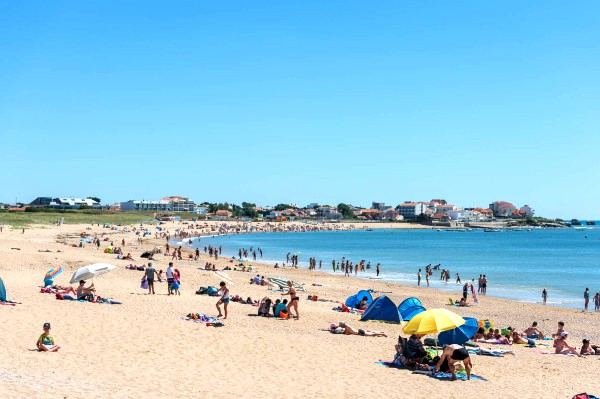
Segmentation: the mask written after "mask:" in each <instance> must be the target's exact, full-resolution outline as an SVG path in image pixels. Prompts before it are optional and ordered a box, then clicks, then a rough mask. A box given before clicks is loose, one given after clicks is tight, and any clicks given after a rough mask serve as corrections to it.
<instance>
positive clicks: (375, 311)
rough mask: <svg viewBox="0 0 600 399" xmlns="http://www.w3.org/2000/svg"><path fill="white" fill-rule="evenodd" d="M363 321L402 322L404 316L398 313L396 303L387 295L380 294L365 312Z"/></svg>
mask: <svg viewBox="0 0 600 399" xmlns="http://www.w3.org/2000/svg"><path fill="white" fill-rule="evenodd" d="M360 320H361V321H367V320H374V321H385V322H388V323H400V322H401V321H402V317H401V316H400V313H398V308H397V307H396V304H394V302H392V300H391V299H390V298H388V297H387V296H385V295H384V296H380V297H379V298H377V299H375V300H374V301H373V303H372V304H371V305H369V307H368V308H367V310H365V313H363V315H362V318H361V319H360Z"/></svg>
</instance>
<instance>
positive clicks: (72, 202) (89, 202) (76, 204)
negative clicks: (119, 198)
mask: <svg viewBox="0 0 600 399" xmlns="http://www.w3.org/2000/svg"><path fill="white" fill-rule="evenodd" d="M29 205H30V206H34V207H39V208H56V209H79V208H81V207H82V206H85V207H91V208H98V207H100V203H99V202H98V201H96V200H93V199H91V198H70V197H59V198H52V197H37V198H36V199H34V200H33V201H31V203H30V204H29Z"/></svg>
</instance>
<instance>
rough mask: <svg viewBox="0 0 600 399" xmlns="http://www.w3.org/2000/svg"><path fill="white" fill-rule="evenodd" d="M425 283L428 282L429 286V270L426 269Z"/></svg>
mask: <svg viewBox="0 0 600 399" xmlns="http://www.w3.org/2000/svg"><path fill="white" fill-rule="evenodd" d="M425 283H427V286H428V287H429V272H428V271H427V270H425Z"/></svg>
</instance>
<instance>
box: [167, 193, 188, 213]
mask: <svg viewBox="0 0 600 399" xmlns="http://www.w3.org/2000/svg"><path fill="white" fill-rule="evenodd" d="M162 201H167V202H169V203H170V204H171V210H172V211H173V212H190V213H193V212H194V211H195V210H196V204H195V203H194V200H191V199H189V198H185V197H179V196H177V195H174V196H172V197H165V198H163V199H162Z"/></svg>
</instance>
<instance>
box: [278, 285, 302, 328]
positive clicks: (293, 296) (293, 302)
mask: <svg viewBox="0 0 600 399" xmlns="http://www.w3.org/2000/svg"><path fill="white" fill-rule="evenodd" d="M287 286H288V292H285V293H283V294H282V295H289V296H290V302H289V303H288V306H287V312H288V317H287V318H288V319H289V318H290V317H291V316H292V313H291V309H292V308H294V311H295V312H296V320H299V319H300V313H299V312H298V302H300V297H298V294H297V293H296V289H295V288H294V285H293V284H292V281H291V280H288V282H287Z"/></svg>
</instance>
